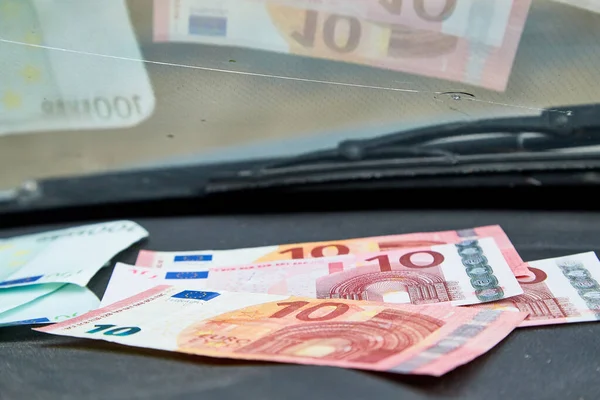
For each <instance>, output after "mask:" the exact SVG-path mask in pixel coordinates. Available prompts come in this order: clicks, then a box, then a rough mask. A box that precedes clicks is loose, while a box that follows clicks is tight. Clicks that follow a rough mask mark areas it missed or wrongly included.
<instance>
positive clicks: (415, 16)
mask: <svg viewBox="0 0 600 400" xmlns="http://www.w3.org/2000/svg"><path fill="white" fill-rule="evenodd" d="M530 5H531V0H485V1H482V0H379V1H377V0H155V1H154V41H156V42H193V43H204V44H214V45H226V46H241V47H249V48H254V49H261V50H267V51H274V52H281V53H290V54H296V55H303V56H308V57H316V58H325V59H332V60H338V61H344V62H350V63H356V64H362V65H369V66H373V67H377V68H385V69H390V70H396V71H402V72H408V73H412V74H417V75H423V76H429V77H435V78H441V79H446V80H450V81H455V82H463V83H468V84H471V85H475V86H480V87H484V88H487V89H492V90H496V91H504V90H505V89H506V86H507V83H508V78H509V75H510V71H511V68H512V65H513V61H514V58H515V55H516V52H517V48H518V45H519V40H520V38H521V34H522V32H523V28H524V25H525V21H526V19H527V14H528V12H529V7H530Z"/></svg>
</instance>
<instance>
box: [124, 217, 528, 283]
mask: <svg viewBox="0 0 600 400" xmlns="http://www.w3.org/2000/svg"><path fill="white" fill-rule="evenodd" d="M485 237H491V238H493V239H494V241H495V242H496V244H497V246H498V247H499V248H500V251H501V252H502V255H503V256H504V258H505V260H506V262H507V263H508V265H509V266H510V269H511V270H512V271H513V274H514V275H515V276H517V277H519V276H530V274H529V271H528V269H527V266H526V265H525V264H524V262H523V260H522V259H521V256H519V253H518V252H517V250H515V248H514V246H513V245H512V243H511V242H510V239H509V238H508V236H506V233H504V231H503V230H502V228H501V227H500V226H498V225H492V226H482V227H478V228H471V229H461V230H453V231H442V232H421V233H408V234H402V235H388V236H375V237H366V238H358V239H340V240H332V241H325V242H310V243H296V244H281V245H274V246H262V247H253V248H245V249H234V250H196V251H180V252H160V251H150V250H142V251H140V253H139V255H138V259H137V261H136V263H135V265H136V266H141V267H152V268H166V269H183V270H186V269H187V270H190V269H193V270H200V269H202V268H212V267H222V266H230V265H245V264H256V263H263V262H271V261H279V260H299V259H306V258H309V259H310V258H329V257H339V256H345V255H358V254H365V253H377V252H385V251H394V250H406V249H417V248H423V247H430V246H436V245H443V244H457V243H460V242H463V241H465V240H469V239H480V238H485ZM342 259H343V258H342Z"/></svg>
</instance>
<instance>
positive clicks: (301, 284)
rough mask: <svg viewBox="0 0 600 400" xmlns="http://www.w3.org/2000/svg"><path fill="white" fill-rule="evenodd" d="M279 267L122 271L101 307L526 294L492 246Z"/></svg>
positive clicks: (469, 300)
mask: <svg viewBox="0 0 600 400" xmlns="http://www.w3.org/2000/svg"><path fill="white" fill-rule="evenodd" d="M349 257H351V258H352V259H349V260H347V261H346V260H343V261H340V260H336V261H331V262H326V261H325V260H326V259H308V260H292V261H278V262H271V263H260V264H249V265H241V266H230V267H212V268H209V269H208V270H200V271H172V270H169V271H165V270H163V269H155V268H145V267H130V266H127V265H125V264H120V265H117V267H116V268H115V270H114V271H113V276H112V277H111V280H110V282H109V285H108V288H107V290H106V293H105V295H104V298H103V300H102V304H103V305H106V304H110V303H112V302H115V301H117V300H121V299H123V298H126V297H129V296H131V295H134V294H136V293H139V292H141V291H142V290H146V289H149V288H150V287H152V286H154V285H158V284H172V285H185V286H187V287H189V288H192V287H193V288H195V289H202V290H208V289H219V290H227V291H237V292H252V293H268V294H280V295H295V296H304V297H314V298H323V299H327V298H333V299H336V298H344V299H349V300H370V301H383V302H387V303H412V304H427V303H439V302H450V303H451V304H453V305H469V304H478V303H481V302H488V301H494V300H500V299H503V298H507V297H511V296H516V295H518V294H521V293H523V290H522V289H521V286H520V285H519V283H518V281H517V279H516V278H515V276H514V275H513V273H512V271H511V270H510V268H509V266H508V264H507V263H506V261H505V259H504V257H503V256H502V252H501V251H500V249H499V248H498V246H497V244H496V242H495V240H494V239H493V238H483V239H480V240H467V241H463V242H461V243H458V244H455V245H454V244H447V245H439V246H432V247H428V248H421V249H418V250H414V251H413V250H410V249H409V250H404V251H402V250H395V251H391V252H379V253H367V254H360V255H354V256H349Z"/></svg>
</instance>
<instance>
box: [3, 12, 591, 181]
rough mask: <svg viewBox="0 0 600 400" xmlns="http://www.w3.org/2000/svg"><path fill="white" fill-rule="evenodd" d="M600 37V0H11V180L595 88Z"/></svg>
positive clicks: (331, 136) (6, 53)
mask: <svg viewBox="0 0 600 400" xmlns="http://www.w3.org/2000/svg"><path fill="white" fill-rule="evenodd" d="M599 38H600V1H597V0H589V1H584V0H154V1H150V0H129V1H125V0H101V1H100V0H54V1H53V0H0V168H1V169H2V171H3V173H2V174H0V189H1V190H10V189H13V188H17V187H20V186H22V185H25V184H28V183H29V184H31V182H35V181H37V180H40V179H45V178H69V177H73V176H81V175H86V174H91V173H102V172H107V171H111V172H115V171H130V170H132V169H140V168H156V167H169V166H181V165H194V164H201V163H209V162H210V163H217V162H225V161H235V160H244V159H258V158H264V157H279V156H289V155H294V154H299V153H302V152H308V151H313V150H318V149H323V148H328V147H332V146H335V145H336V144H337V143H339V142H340V141H341V140H344V139H357V138H369V137H375V136H378V135H382V134H386V133H392V132H398V131H403V130H408V129H413V128H416V127H421V126H427V125H433V124H442V123H447V122H456V121H472V120H476V119H482V118H498V117H509V116H510V117H512V116H532V115H539V114H541V113H542V112H544V111H545V110H553V109H554V108H555V107H563V108H564V107H567V109H568V107H569V106H576V105H581V104H589V103H595V102H598V101H600V88H599V85H600V46H599V44H598V43H600V41H599ZM556 112H565V111H556Z"/></svg>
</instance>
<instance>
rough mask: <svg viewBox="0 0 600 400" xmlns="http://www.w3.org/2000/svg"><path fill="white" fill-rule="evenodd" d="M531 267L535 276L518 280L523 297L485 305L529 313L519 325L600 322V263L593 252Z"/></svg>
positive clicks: (560, 258) (531, 265)
mask: <svg viewBox="0 0 600 400" xmlns="http://www.w3.org/2000/svg"><path fill="white" fill-rule="evenodd" d="M528 264H529V269H530V271H531V272H532V273H533V275H534V276H533V277H532V278H521V279H519V282H520V284H521V287H522V288H523V292H524V293H523V294H521V295H519V296H515V297H512V298H510V299H504V300H502V301H498V302H495V303H490V304H488V305H485V306H486V307H491V308H494V309H506V310H511V309H512V310H518V311H523V312H527V313H529V316H528V317H527V318H526V319H525V321H523V323H522V324H521V325H520V326H534V325H551V324H564V323H571V322H585V321H599V320H600V283H599V282H600V261H598V257H596V255H595V254H594V252H589V253H582V254H574V255H570V256H565V257H558V258H549V259H546V260H539V261H532V262H530V263H528ZM478 307H481V306H478Z"/></svg>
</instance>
